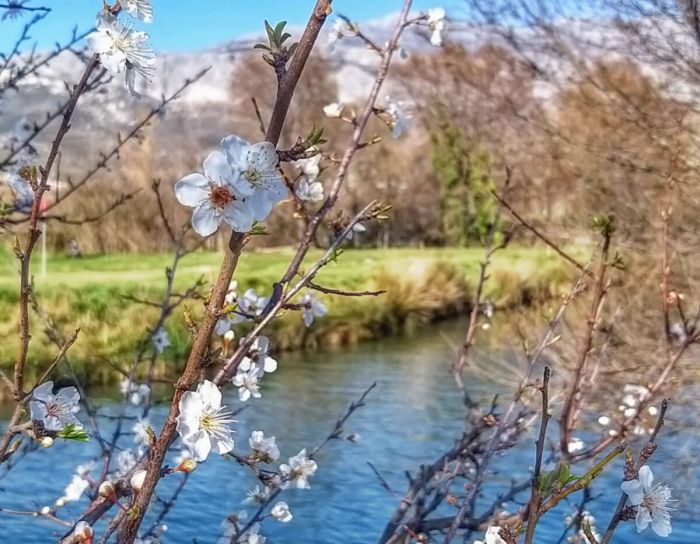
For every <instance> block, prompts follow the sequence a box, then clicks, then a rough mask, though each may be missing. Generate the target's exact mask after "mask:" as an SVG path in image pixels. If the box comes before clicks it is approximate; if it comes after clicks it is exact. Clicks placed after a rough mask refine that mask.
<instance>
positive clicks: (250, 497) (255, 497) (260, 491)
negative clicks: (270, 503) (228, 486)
mask: <svg viewBox="0 0 700 544" xmlns="http://www.w3.org/2000/svg"><path fill="white" fill-rule="evenodd" d="M270 493H272V490H271V489H270V488H269V487H267V486H263V487H260V486H259V485H256V486H255V487H254V488H253V489H251V490H250V491H248V492H247V493H246V498H245V499H244V500H243V502H244V503H245V504H263V503H264V502H265V501H266V500H267V499H268V497H269V496H270Z"/></svg>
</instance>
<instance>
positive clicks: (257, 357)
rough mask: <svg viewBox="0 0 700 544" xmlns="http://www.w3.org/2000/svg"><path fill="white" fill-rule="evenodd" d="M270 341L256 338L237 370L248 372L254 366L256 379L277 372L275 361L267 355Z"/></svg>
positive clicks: (263, 337) (266, 338) (264, 337)
mask: <svg viewBox="0 0 700 544" xmlns="http://www.w3.org/2000/svg"><path fill="white" fill-rule="evenodd" d="M269 349H270V340H269V339H268V337H267V336H258V337H257V338H256V339H255V341H254V342H253V344H252V345H251V346H250V349H249V350H248V354H247V355H246V357H243V359H242V360H241V363H240V364H239V365H238V369H239V370H241V371H243V372H248V371H250V369H251V368H252V367H253V365H255V366H256V367H257V369H258V378H262V377H263V376H264V375H265V373H270V372H274V371H275V370H277V360H276V359H273V358H272V357H270V356H269V355H268V350H269Z"/></svg>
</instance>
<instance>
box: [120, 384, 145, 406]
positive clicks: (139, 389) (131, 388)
mask: <svg viewBox="0 0 700 544" xmlns="http://www.w3.org/2000/svg"><path fill="white" fill-rule="evenodd" d="M119 389H120V390H121V392H122V395H124V397H125V398H126V399H128V401H129V402H130V403H131V404H134V405H136V406H138V405H139V404H142V403H143V402H144V401H145V400H146V399H147V398H148V396H149V395H150V394H151V388H150V387H149V386H148V385H146V384H145V383H136V382H134V381H131V380H130V379H129V378H124V379H123V380H122V381H121V382H119Z"/></svg>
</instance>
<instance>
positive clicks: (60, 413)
mask: <svg viewBox="0 0 700 544" xmlns="http://www.w3.org/2000/svg"><path fill="white" fill-rule="evenodd" d="M78 401H80V394H79V393H78V390H77V389H76V388H75V387H73V386H71V387H63V388H61V389H59V390H58V392H57V393H56V394H55V395H54V394H53V382H44V383H42V384H41V385H40V386H38V387H37V388H36V389H34V391H33V392H32V400H30V401H29V411H30V412H31V416H32V419H33V420H36V421H40V422H41V423H42V424H43V425H44V428H45V429H46V430H47V431H60V430H61V429H63V428H64V427H65V426H66V425H77V426H79V427H82V425H81V423H80V421H79V420H78V418H77V417H75V414H76V413H78V411H80V406H78Z"/></svg>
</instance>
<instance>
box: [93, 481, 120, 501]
mask: <svg viewBox="0 0 700 544" xmlns="http://www.w3.org/2000/svg"><path fill="white" fill-rule="evenodd" d="M98 493H99V495H100V497H102V498H104V499H109V500H110V501H112V502H114V501H116V500H117V490H116V489H114V484H112V482H110V481H109V480H105V481H104V482H102V483H101V484H100V489H99V491H98Z"/></svg>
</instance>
